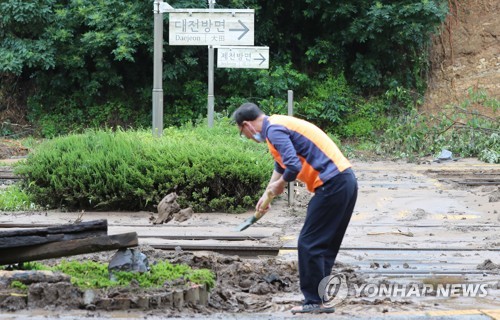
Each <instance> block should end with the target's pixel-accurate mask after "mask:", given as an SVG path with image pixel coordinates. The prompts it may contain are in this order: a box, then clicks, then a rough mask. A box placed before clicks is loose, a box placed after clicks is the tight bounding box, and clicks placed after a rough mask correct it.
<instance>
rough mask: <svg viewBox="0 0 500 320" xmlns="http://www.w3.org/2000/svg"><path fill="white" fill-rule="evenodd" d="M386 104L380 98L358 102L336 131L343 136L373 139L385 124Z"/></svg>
mask: <svg viewBox="0 0 500 320" xmlns="http://www.w3.org/2000/svg"><path fill="white" fill-rule="evenodd" d="M386 113H387V104H386V103H385V102H384V101H383V100H382V99H373V100H367V101H364V102H360V103H358V104H357V105H356V106H355V107H354V108H353V110H352V111H351V112H350V113H349V114H347V115H346V117H345V119H344V120H343V124H342V125H341V126H339V127H338V128H337V129H336V132H337V133H338V134H339V135H340V136H341V137H344V138H354V139H364V138H371V139H374V138H375V137H376V135H377V134H378V133H380V132H381V131H382V130H383V129H384V128H385V126H386V125H387V116H386Z"/></svg>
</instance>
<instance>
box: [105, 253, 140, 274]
mask: <svg viewBox="0 0 500 320" xmlns="http://www.w3.org/2000/svg"><path fill="white" fill-rule="evenodd" d="M108 271H109V273H110V276H111V275H112V274H113V272H114V271H129V272H139V273H144V272H147V271H149V262H148V258H147V257H146V255H145V254H144V253H142V252H140V251H139V250H138V249H120V250H118V251H117V252H116V253H115V255H114V256H113V257H112V258H111V261H110V262H109V264H108Z"/></svg>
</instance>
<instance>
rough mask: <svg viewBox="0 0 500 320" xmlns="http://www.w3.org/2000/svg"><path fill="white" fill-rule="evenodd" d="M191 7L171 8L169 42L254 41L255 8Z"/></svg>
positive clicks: (180, 43) (197, 44)
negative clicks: (205, 8) (204, 8)
mask: <svg viewBox="0 0 500 320" xmlns="http://www.w3.org/2000/svg"><path fill="white" fill-rule="evenodd" d="M189 10H190V9H182V10H177V9H175V10H173V11H172V12H170V14H169V43H168V44H169V45H183V46H206V45H214V46H215V45H243V46H244V45H253V42H254V10H253V9H245V10H236V9H235V10H228V9H208V10H203V9H192V10H191V11H189Z"/></svg>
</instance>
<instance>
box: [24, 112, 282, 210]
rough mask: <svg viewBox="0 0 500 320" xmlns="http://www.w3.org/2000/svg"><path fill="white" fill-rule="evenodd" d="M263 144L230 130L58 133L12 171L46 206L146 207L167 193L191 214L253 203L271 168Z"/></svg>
mask: <svg viewBox="0 0 500 320" xmlns="http://www.w3.org/2000/svg"><path fill="white" fill-rule="evenodd" d="M265 152H266V149H265V145H263V144H262V145H258V144H255V143H251V142H250V141H243V140H242V139H241V138H240V137H239V136H238V132H237V130H236V128H235V127H234V126H232V125H230V124H229V122H228V121H226V122H225V123H223V122H220V123H217V125H216V126H215V127H214V128H208V127H206V126H196V127H194V126H185V127H183V128H181V129H175V128H169V129H167V130H165V131H164V134H163V136H162V137H161V138H155V137H153V136H152V134H151V132H149V131H141V130H139V131H127V132H126V131H122V130H117V131H115V132H113V131H110V130H107V131H104V130H100V131H95V130H92V131H87V132H85V133H84V134H78V135H70V136H62V137H58V138H54V139H52V140H49V141H46V142H44V143H42V144H41V145H39V146H38V147H37V148H36V149H35V150H34V151H33V152H32V153H31V154H30V156H29V157H28V159H27V160H26V162H25V163H23V164H21V165H19V167H18V168H16V172H18V174H20V175H21V176H23V177H24V188H25V190H26V191H27V192H28V193H30V194H31V195H32V196H33V199H35V201H36V203H38V204H40V205H43V206H48V207H52V208H54V207H55V208H59V207H69V208H82V209H83V208H93V209H110V208H114V209H128V210H141V209H152V207H153V206H154V205H156V204H157V203H159V202H160V200H161V199H162V198H163V197H164V196H165V195H167V194H168V193H170V192H174V191H175V192H177V194H178V195H179V199H178V201H179V203H180V204H181V206H182V205H184V206H187V205H190V206H191V207H192V208H193V209H194V210H195V211H207V210H208V211H215V210H223V211H238V210H241V208H246V207H249V206H252V205H253V204H254V203H255V202H256V200H257V199H258V196H259V195H260V193H261V192H262V188H263V187H264V186H265V184H266V182H267V181H268V179H269V174H270V172H271V171H272V161H271V159H270V158H269V159H265V156H264V154H265Z"/></svg>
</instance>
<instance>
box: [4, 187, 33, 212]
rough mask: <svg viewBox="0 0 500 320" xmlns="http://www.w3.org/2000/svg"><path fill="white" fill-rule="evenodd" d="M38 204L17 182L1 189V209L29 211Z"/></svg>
mask: <svg viewBox="0 0 500 320" xmlns="http://www.w3.org/2000/svg"><path fill="white" fill-rule="evenodd" d="M36 209H37V206H36V205H35V203H33V201H32V200H31V197H30V196H29V195H28V194H27V193H26V192H25V191H24V190H22V189H21V188H20V187H19V186H18V185H17V184H13V185H10V186H8V187H6V188H3V189H0V211H29V210H36Z"/></svg>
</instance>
